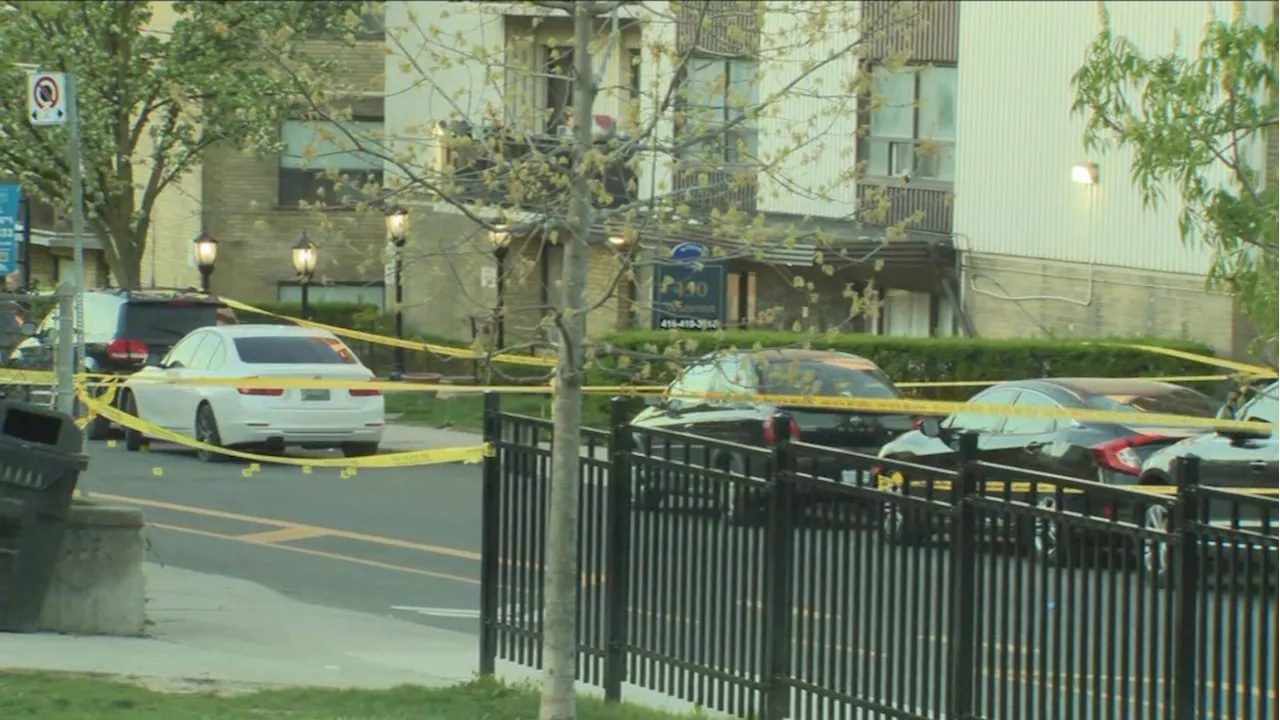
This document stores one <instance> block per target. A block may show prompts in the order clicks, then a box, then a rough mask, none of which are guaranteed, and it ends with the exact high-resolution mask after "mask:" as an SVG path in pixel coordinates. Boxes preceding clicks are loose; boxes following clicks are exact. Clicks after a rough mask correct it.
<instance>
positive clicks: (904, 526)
mask: <svg viewBox="0 0 1280 720" xmlns="http://www.w3.org/2000/svg"><path fill="white" fill-rule="evenodd" d="M887 492H888V493H891V494H895V495H899V494H901V491H899V490H889V491H887ZM911 515H912V513H911V511H910V509H909V508H907V507H905V506H904V505H903V504H902V503H901V502H893V501H889V502H883V503H881V504H880V537H881V539H882V540H883V541H884V542H885V543H887V544H889V545H899V546H903V547H907V546H912V545H920V544H921V543H923V542H924V538H923V537H922V534H921V532H920V529H919V527H917V525H918V523H917V522H916V521H915V519H914V518H912V517H911Z"/></svg>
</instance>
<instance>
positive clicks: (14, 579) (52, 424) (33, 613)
mask: <svg viewBox="0 0 1280 720" xmlns="http://www.w3.org/2000/svg"><path fill="white" fill-rule="evenodd" d="M83 443H84V439H83V435H82V434H81V432H80V430H79V428H77V427H76V424H75V419H74V418H72V417H71V416H70V415H67V414H65V413H60V412H55V411H53V410H49V409H47V408H43V407H40V406H37V405H31V404H29V403H20V402H3V403H0V632H32V631H33V630H35V629H36V623H37V621H38V620H39V619H40V610H41V607H42V606H43V604H44V598H45V595H46V594H47V593H48V592H49V582H50V581H51V580H52V578H53V570H54V565H55V563H56V562H57V560H58V555H59V553H60V552H61V550H62V535H63V532H64V531H65V530H66V526H67V515H68V514H69V513H70V510H71V497H72V495H73V494H74V493H75V489H76V482H77V481H78V480H79V478H80V473H81V471H83V470H84V469H85V468H86V467H88V465H89V460H88V458H87V457H85V456H84V454H83V453H82V450H83V449H84V446H83Z"/></svg>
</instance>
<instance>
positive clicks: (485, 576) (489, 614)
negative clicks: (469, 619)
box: [480, 390, 502, 675]
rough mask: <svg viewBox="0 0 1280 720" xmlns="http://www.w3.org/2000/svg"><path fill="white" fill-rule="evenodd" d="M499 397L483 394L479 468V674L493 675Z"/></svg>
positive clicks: (499, 433) (499, 489)
mask: <svg viewBox="0 0 1280 720" xmlns="http://www.w3.org/2000/svg"><path fill="white" fill-rule="evenodd" d="M500 397H501V396H500V395H499V394H498V392H497V391H495V390H490V391H488V392H486V393H485V394H484V442H485V445H487V446H488V448H489V453H488V454H486V455H485V458H484V465H483V469H482V471H481V472H482V473H483V479H482V481H481V482H482V488H481V500H480V503H481V509H480V674H481V675H493V674H494V666H495V664H496V662H497V658H498V628H497V622H498V552H499V547H498V525H499V514H500V512H501V508H500V507H499V494H500V492H501V488H500V485H501V480H502V459H501V455H500V453H499V450H498V441H499V440H500V439H501V436H502V416H501V415H500V409H501V405H500Z"/></svg>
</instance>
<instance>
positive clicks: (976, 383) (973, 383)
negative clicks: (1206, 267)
mask: <svg viewBox="0 0 1280 720" xmlns="http://www.w3.org/2000/svg"><path fill="white" fill-rule="evenodd" d="M1231 378H1232V376H1231V375H1171V376H1169V377H1142V378H1117V379H1124V380H1144V381H1146V382H1162V383H1188V382H1216V381H1219V380H1230V379H1231ZM1028 379H1029V380H1038V379H1041V378H1028ZM1002 382H1021V381H1017V380H939V381H931V382H895V383H894V386H895V387H898V388H912V389H914V388H935V387H937V388H944V387H989V386H991V385H999V384H1000V383H1002Z"/></svg>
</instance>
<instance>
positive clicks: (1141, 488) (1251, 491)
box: [876, 472, 1280, 498]
mask: <svg viewBox="0 0 1280 720" xmlns="http://www.w3.org/2000/svg"><path fill="white" fill-rule="evenodd" d="M903 486H907V487H911V488H916V487H919V488H925V489H928V488H932V489H934V490H937V491H950V490H951V481H950V480H942V479H938V480H910V481H908V480H906V479H905V478H903V477H902V473H900V472H894V473H891V474H889V475H877V476H876V489H877V490H884V491H888V492H897V491H898V489H899V488H901V487H903ZM1110 487H1120V488H1122V489H1124V490H1135V491H1137V492H1141V493H1147V494H1149V495H1177V494H1178V488H1177V487H1176V486H1173V485H1123V486H1110ZM1215 489H1219V490H1227V491H1230V492H1234V493H1239V494H1241V495H1264V496H1265V495H1274V496H1277V498H1280V487H1216V488H1215ZM1059 491H1061V492H1062V494H1064V495H1083V494H1085V493H1086V491H1085V490H1081V489H1079V488H1072V487H1062V486H1060V485H1055V484H1053V483H1030V482H1027V481H1025V480H987V481H985V482H984V483H983V492H984V493H986V494H989V495H990V494H998V493H1004V492H1008V493H1010V494H1015V495H1030V494H1032V493H1035V494H1036V495H1041V496H1043V495H1056V494H1057V493H1058V492H1059Z"/></svg>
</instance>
